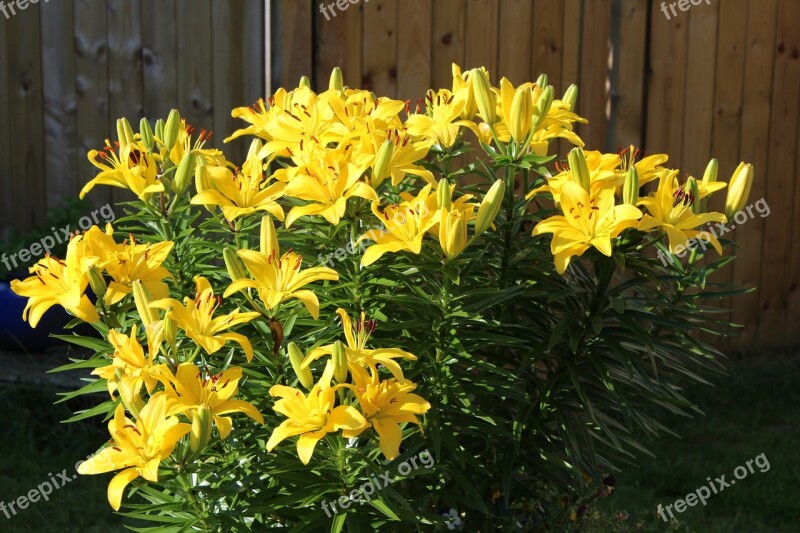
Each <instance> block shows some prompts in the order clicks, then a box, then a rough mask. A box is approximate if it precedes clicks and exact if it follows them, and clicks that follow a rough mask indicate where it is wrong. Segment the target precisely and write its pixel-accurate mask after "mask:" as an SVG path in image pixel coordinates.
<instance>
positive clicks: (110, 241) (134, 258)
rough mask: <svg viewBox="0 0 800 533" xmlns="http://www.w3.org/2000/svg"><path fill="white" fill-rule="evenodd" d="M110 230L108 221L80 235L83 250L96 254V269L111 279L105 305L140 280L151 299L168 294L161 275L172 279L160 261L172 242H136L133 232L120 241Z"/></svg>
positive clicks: (165, 255)
mask: <svg viewBox="0 0 800 533" xmlns="http://www.w3.org/2000/svg"><path fill="white" fill-rule="evenodd" d="M113 233H114V230H113V228H112V227H111V225H110V224H108V225H106V232H105V233H103V232H102V231H100V228H98V227H96V226H93V227H92V228H91V229H90V230H89V231H88V232H86V235H85V236H84V241H83V242H84V244H85V246H87V249H88V251H87V253H92V254H96V255H98V256H99V258H100V260H99V262H98V264H97V267H98V268H102V269H104V270H105V271H106V272H107V273H108V275H109V276H111V278H112V280H113V281H112V282H111V283H109V285H108V289H107V290H106V293H105V296H104V297H103V298H104V300H105V303H106V305H113V304H115V303H117V302H119V301H120V300H122V299H123V298H124V297H125V296H127V295H128V294H130V293H131V291H132V290H133V282H134V281H137V280H139V281H141V282H142V283H143V284H144V286H145V287H146V288H147V290H148V292H149V293H150V294H151V295H152V296H153V297H154V298H165V297H167V296H168V295H169V287H167V284H166V283H164V281H163V280H164V279H165V278H172V275H171V274H170V273H169V270H167V269H166V268H165V267H164V266H163V263H164V261H166V259H167V256H168V255H169V253H170V251H172V246H173V243H172V242H171V241H164V242H158V243H155V244H140V243H137V242H136V239H135V238H134V236H133V235H130V236H129V238H128V239H126V240H125V241H123V242H122V243H121V244H117V243H116V242H115V241H114V238H113V237H112V235H113Z"/></svg>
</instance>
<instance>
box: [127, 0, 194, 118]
mask: <svg viewBox="0 0 800 533" xmlns="http://www.w3.org/2000/svg"><path fill="white" fill-rule="evenodd" d="M187 14H188V13H187V12H186V11H181V12H177V11H176V2H175V0H161V1H160V2H148V1H147V0H145V2H143V3H142V21H143V24H142V68H143V76H144V82H143V86H144V114H145V116H146V117H148V118H151V119H152V118H153V117H165V116H167V115H168V114H169V111H170V109H172V108H174V107H178V80H177V72H178V56H177V40H176V30H177V28H176V25H177V24H176V20H180V21H181V24H183V23H184V22H185V21H186V18H185V15H187ZM195 35H197V34H195ZM195 41H197V39H195ZM185 59H186V58H185V57H181V62H182V61H184V60H185ZM135 127H136V126H134V128H135Z"/></svg>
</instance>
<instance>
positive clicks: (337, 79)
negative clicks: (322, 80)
mask: <svg viewBox="0 0 800 533" xmlns="http://www.w3.org/2000/svg"><path fill="white" fill-rule="evenodd" d="M328 89H330V90H332V91H341V90H342V89H344V76H343V75H342V69H340V68H339V67H334V68H333V70H332V71H331V79H330V81H328Z"/></svg>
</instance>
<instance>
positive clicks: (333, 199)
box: [286, 147, 378, 228]
mask: <svg viewBox="0 0 800 533" xmlns="http://www.w3.org/2000/svg"><path fill="white" fill-rule="evenodd" d="M349 152H350V150H347V148H346V147H339V148H334V149H332V150H325V151H324V153H323V154H322V155H321V157H318V156H316V155H315V156H312V157H311V158H310V160H309V161H308V162H307V164H305V165H303V166H301V167H296V168H294V169H289V175H290V178H289V183H288V184H287V185H286V196H290V197H293V198H299V199H300V200H308V201H309V202H311V203H309V204H307V205H303V206H296V207H293V208H292V210H291V211H289V214H288V215H287V216H286V227H287V228H288V227H290V226H291V225H292V223H294V221H295V220H297V219H298V218H300V217H302V216H308V215H320V216H322V217H323V218H325V220H327V221H328V222H329V223H330V224H334V225H335V224H338V223H339V221H340V220H341V218H342V217H343V216H344V214H345V210H346V208H347V200H348V199H349V198H351V197H354V196H356V197H359V198H364V199H366V200H371V201H377V200H378V195H377V194H376V193H375V190H374V189H373V188H372V187H370V186H369V184H368V183H365V182H363V181H361V179H360V178H361V175H362V174H363V173H364V170H366V167H364V166H361V165H356V164H355V163H354V162H353V161H352V160H351V159H350V157H349Z"/></svg>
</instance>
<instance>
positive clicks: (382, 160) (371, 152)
mask: <svg viewBox="0 0 800 533" xmlns="http://www.w3.org/2000/svg"><path fill="white" fill-rule="evenodd" d="M372 132H373V133H371V134H364V135H362V136H361V139H360V142H359V144H358V145H356V153H355V154H354V155H353V160H354V161H356V162H357V163H358V165H359V166H364V167H372V178H371V180H370V185H371V186H372V188H373V189H377V188H378V186H379V185H380V184H381V183H383V181H384V180H385V179H386V178H389V177H391V178H392V185H394V186H397V185H399V184H400V182H402V181H403V179H404V178H405V177H406V175H407V174H412V175H415V176H419V177H421V178H422V179H424V180H425V181H426V182H427V183H435V180H434V177H433V174H432V173H431V171H429V170H427V169H425V168H423V167H421V166H419V165H415V164H414V163H416V162H417V161H420V160H422V159H424V158H425V156H426V155H428V150H429V148H430V143H428V142H426V141H416V142H415V141H412V139H411V137H410V136H409V135H408V133H406V132H405V131H403V132H402V133H401V132H400V131H399V130H389V131H388V132H386V135H385V137H386V138H385V139H384V136H382V135H380V133H381V132H379V131H377V130H372ZM376 198H377V196H376Z"/></svg>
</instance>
